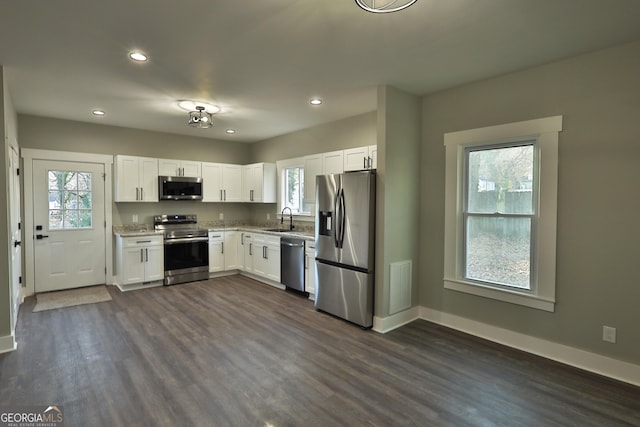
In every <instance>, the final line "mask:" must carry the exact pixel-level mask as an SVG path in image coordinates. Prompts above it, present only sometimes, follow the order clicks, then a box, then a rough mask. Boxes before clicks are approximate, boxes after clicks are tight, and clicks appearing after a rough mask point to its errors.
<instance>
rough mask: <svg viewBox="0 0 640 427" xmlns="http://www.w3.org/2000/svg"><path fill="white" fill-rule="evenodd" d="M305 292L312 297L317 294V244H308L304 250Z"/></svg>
mask: <svg viewBox="0 0 640 427" xmlns="http://www.w3.org/2000/svg"><path fill="white" fill-rule="evenodd" d="M304 291H305V292H308V293H309V295H310V296H311V295H313V296H315V294H316V244H315V243H313V242H311V243H310V242H306V244H305V249H304ZM313 299H315V298H313Z"/></svg>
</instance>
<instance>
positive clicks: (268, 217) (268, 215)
mask: <svg viewBox="0 0 640 427" xmlns="http://www.w3.org/2000/svg"><path fill="white" fill-rule="evenodd" d="M270 219H271V214H270V213H267V221H269V220H270Z"/></svg>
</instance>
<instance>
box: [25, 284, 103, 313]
mask: <svg viewBox="0 0 640 427" xmlns="http://www.w3.org/2000/svg"><path fill="white" fill-rule="evenodd" d="M104 301H111V295H110V294H109V291H108V290H107V288H106V287H105V286H104V285H100V286H89V287H86V288H78V289H69V290H67V291H56V292H45V293H42V294H38V295H36V305H35V307H33V312H34V313H35V312H38V311H45V310H54V309H56V308H64V307H72V306H74V305H82V304H94V303H96V302H104Z"/></svg>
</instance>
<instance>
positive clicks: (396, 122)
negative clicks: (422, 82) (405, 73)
mask: <svg viewBox="0 0 640 427" xmlns="http://www.w3.org/2000/svg"><path fill="white" fill-rule="evenodd" d="M420 111H421V104H420V97H417V96H414V95H409V94H407V93H405V92H402V91H400V90H398V89H396V88H393V87H389V86H383V87H380V88H379V89H378V114H377V133H378V140H377V144H378V168H377V175H378V176H377V200H376V203H377V209H376V294H375V311H376V313H375V314H376V316H378V317H386V316H388V315H389V314H393V313H390V311H389V299H390V294H391V292H399V291H397V290H396V289H395V288H394V289H392V287H393V286H394V285H397V284H392V283H390V275H389V265H390V264H391V263H393V262H397V261H408V260H410V261H412V265H413V268H414V271H413V283H412V285H411V287H412V292H411V296H412V306H413V305H415V304H416V303H417V300H418V290H417V288H416V284H417V276H418V275H417V262H416V261H417V259H418V256H417V255H418V229H419V217H418V211H419V186H420V180H419V177H420V155H419V153H420V128H421V126H420ZM399 295H404V293H403V292H399ZM407 308H408V307H407Z"/></svg>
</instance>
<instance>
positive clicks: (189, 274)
mask: <svg viewBox="0 0 640 427" xmlns="http://www.w3.org/2000/svg"><path fill="white" fill-rule="evenodd" d="M153 226H154V228H155V229H156V230H161V231H163V232H164V284H165V285H175V284H178V283H186V282H194V281H196V280H207V279H208V278H209V238H208V230H207V229H200V228H198V217H197V216H196V215H156V216H155V217H154V218H153Z"/></svg>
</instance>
